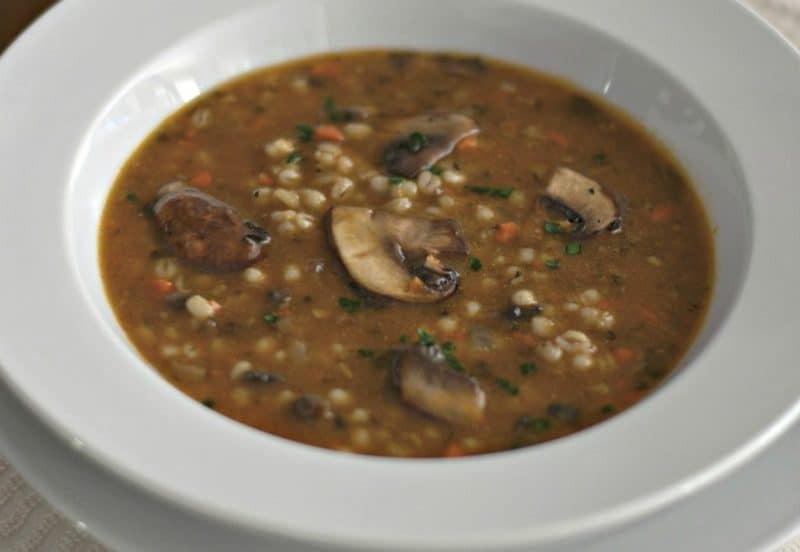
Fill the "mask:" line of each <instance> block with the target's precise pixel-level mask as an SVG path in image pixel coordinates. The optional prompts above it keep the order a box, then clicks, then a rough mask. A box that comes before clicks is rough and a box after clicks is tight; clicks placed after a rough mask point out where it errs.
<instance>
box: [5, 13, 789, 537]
mask: <svg viewBox="0 0 800 552" xmlns="http://www.w3.org/2000/svg"><path fill="white" fill-rule="evenodd" d="M528 3H529V4H531V5H534V4H548V2H546V1H542V2H528ZM131 4H133V3H131ZM723 5H724V4H723ZM89 8H92V2H91V1H85V2H81V0H72V1H71V2H69V1H68V2H65V3H64V5H61V6H58V7H56V8H54V9H53V10H51V11H50V12H49V13H48V14H47V15H46V16H45V17H44V18H43V19H42V20H40V21H39V22H38V23H37V24H36V25H34V26H33V28H32V29H31V30H29V31H28V32H27V33H26V34H25V36H23V38H22V39H21V40H20V42H19V43H17V44H15V46H14V47H12V49H11V50H10V51H9V52H8V53H7V54H5V55H4V57H3V58H2V59H1V60H0V82H3V76H4V75H3V71H4V69H6V68H7V67H8V66H11V65H12V64H14V63H15V62H17V63H20V62H21V61H22V60H23V59H24V58H25V56H26V55H34V54H35V53H36V51H35V50H36V47H37V45H36V42H37V41H40V40H45V39H46V37H44V34H45V33H47V32H48V29H50V31H49V32H58V31H59V29H58V25H59V18H63V17H66V16H67V15H68V11H67V10H75V11H78V10H81V9H89ZM126 8H130V5H129V6H126ZM551 8H552V9H553V10H556V8H553V7H551ZM664 9H665V10H667V11H669V9H668V8H664ZM727 9H741V7H739V6H736V7H735V8H731V7H730V6H728V8H727ZM556 11H557V10H556ZM573 15H574V14H573ZM53 28H55V31H53ZM772 41H773V43H775V41H774V37H772ZM780 44H783V47H784V48H785V43H784V42H783V41H782V40H781V41H780ZM776 56H777V54H776ZM793 61H794V62H796V58H794V57H793ZM796 68H797V67H796V63H795V65H794V69H796ZM724 121H725V120H724V119H723V123H724ZM0 143H2V142H0ZM750 168H752V167H748V165H747V164H745V171H746V172H747V171H748V169H750ZM757 235H758V233H757ZM797 269H798V267H797V266H794V267H789V271H790V273H791V272H792V271H794V272H797ZM748 285H752V283H750V284H748ZM789 322H790V324H794V325H795V326H796V325H797V320H796V319H790V320H789ZM28 337H30V336H28ZM0 350H3V347H2V346H0ZM3 352H4V353H5V352H6V351H3ZM2 359H3V374H4V377H5V379H6V380H7V381H8V382H9V383H10V384H11V386H12V387H13V388H14V390H15V392H16V393H17V394H18V395H19V396H21V397H22V398H23V399H24V400H25V402H26V404H27V405H28V406H30V407H31V408H32V409H33V410H34V411H35V412H37V414H38V415H40V416H41V417H43V418H44V419H46V420H47V421H48V423H49V424H50V425H51V426H52V427H54V428H55V429H56V430H57V432H58V433H59V434H60V435H62V436H64V437H65V438H67V439H70V440H71V441H72V442H73V444H74V445H75V446H76V447H78V448H81V449H82V450H85V451H86V454H87V455H89V456H91V457H93V458H95V459H97V460H99V461H100V462H101V464H103V465H106V466H111V467H112V468H113V469H114V470H115V471H116V472H118V473H123V474H124V475H125V476H126V477H127V478H129V479H131V480H133V481H135V482H137V483H139V484H142V485H144V486H146V487H149V488H150V489H152V490H156V491H157V492H159V493H162V494H164V495H165V496H170V498H171V499H173V500H178V501H179V502H184V503H185V501H184V500H183V499H185V498H186V497H180V496H179V495H175V494H174V493H171V492H169V491H168V489H166V488H163V487H159V486H153V485H152V483H153V481H148V482H146V481H144V480H143V479H142V478H141V477H140V476H141V473H135V472H134V471H131V470H130V469H129V468H130V467H129V466H124V465H121V464H119V462H118V460H119V458H112V457H109V456H107V455H105V454H104V451H103V450H102V446H99V445H98V444H97V442H96V441H93V440H91V439H86V438H84V437H83V433H82V432H81V431H76V430H75V428H74V427H68V426H65V425H63V424H62V423H61V421H60V420H57V419H54V418H53V417H52V415H51V413H50V412H49V411H48V410H46V409H45V408H44V407H42V405H40V404H39V403H38V402H37V400H36V398H35V391H32V389H33V388H32V387H30V384H31V383H32V382H30V381H28V382H24V381H23V380H22V379H20V378H19V377H18V376H19V374H18V373H17V372H15V370H16V369H17V368H16V367H17V366H21V365H24V364H25V362H17V361H15V360H12V361H11V363H10V364H9V363H8V362H7V361H8V359H9V356H6V354H3V356H2ZM797 414H798V404H797V402H796V400H795V401H794V402H792V403H791V404H790V407H789V408H785V409H783V410H782V413H781V414H780V416H779V417H777V418H774V419H773V420H772V423H771V424H769V428H768V429H767V430H763V431H761V432H759V434H758V435H756V436H753V437H752V438H751V439H749V440H748V441H747V443H746V445H742V446H740V447H739V448H738V449H735V450H731V451H729V454H728V455H726V456H725V458H724V459H723V460H720V461H719V462H718V463H717V465H716V466H715V469H714V470H711V468H709V469H707V470H706V471H705V472H704V473H703V474H695V477H693V478H691V479H690V480H681V481H676V482H675V484H674V485H673V486H672V488H671V490H670V492H669V493H664V494H662V496H661V498H660V499H659V500H656V501H649V503H650V507H651V508H652V507H655V506H656V505H657V504H656V503H658V504H663V503H665V502H666V501H668V500H671V499H674V498H677V497H679V496H681V495H682V494H684V493H686V492H689V487H693V488H696V487H697V486H699V485H701V484H705V483H707V482H709V481H710V480H711V479H712V478H713V477H718V476H720V475H721V474H722V473H724V472H726V471H729V470H731V469H733V468H734V467H735V466H736V465H738V464H739V463H741V462H743V461H744V460H746V458H748V457H750V456H752V455H753V454H755V453H756V452H757V451H758V450H760V449H761V448H762V447H763V446H765V445H766V444H767V443H768V442H770V441H771V440H772V439H774V438H775V437H777V435H779V434H780V433H781V432H782V431H783V430H784V429H785V428H786V427H788V426H789V424H790V423H791V422H792V421H793V420H794V419H795V418H796V416H797ZM226 423H227V422H226ZM762 429H764V428H762ZM249 433H253V432H250V430H244V429H242V435H245V434H249ZM548 446H549V445H548ZM553 446H556V444H554V445H553ZM293 454H297V456H298V457H301V456H306V455H311V456H315V457H316V456H319V457H322V458H327V460H326V461H329V462H331V463H339V464H349V463H350V460H352V459H348V460H346V461H345V460H343V459H342V457H341V455H337V454H336V453H328V452H323V451H319V450H314V451H308V450H302V449H300V448H295V449H294V452H293ZM512 454H514V455H522V454H526V453H525V452H515V453H509V456H511V455H512ZM362 461H363V462H362ZM375 461H377V462H380V463H392V464H395V467H397V468H399V467H400V464H405V462H404V461H392V460H384V459H381V460H375ZM492 461H493V459H492V458H490V457H480V458H474V459H465V460H461V461H459V462H458V464H465V465H466V464H473V463H474V464H480V463H484V462H492ZM371 462H373V459H369V460H367V459H359V460H357V461H356V463H357V464H361V465H362V466H365V465H366V464H368V463H371ZM414 462H416V463H417V467H422V466H424V465H427V467H428V468H431V469H438V468H434V467H433V466H432V465H431V464H430V463H429V462H425V461H419V460H416V461H414ZM417 467H415V468H413V469H417ZM345 469H347V468H345ZM403 469H404V468H403ZM711 471H714V474H713V477H712V474H711ZM701 475H702V477H701ZM643 506H644V505H643V504H638V505H637V506H636V507H635V508H634V510H635V511H636V513H638V514H641V513H642V512H643V511H644V510H645V509H646V508H644V507H643ZM191 507H194V508H196V509H198V511H203V512H206V513H209V512H211V513H214V514H216V515H219V516H221V517H225V516H226V511H224V510H220V509H215V508H210V507H208V505H207V504H203V503H196V502H195V503H193V504H191ZM633 513H634V512H633V511H629V512H624V513H622V514H621V515H622V517H626V518H627V517H629V516H630V515H632V514H633ZM618 514H620V513H619V512H618ZM618 519H619V518H614V519H612V518H606V519H603V520H596V521H597V522H598V523H597V525H596V526H595V527H599V526H600V525H605V524H607V523H611V522H612V521H614V520H617V521H618ZM230 521H231V522H234V523H241V524H243V525H246V526H250V527H253V526H261V527H264V520H263V519H262V518H259V517H257V516H256V517H252V518H250V519H244V518H242V517H233V518H231V519H230ZM587 527H588V526H587ZM267 529H268V530H275V531H289V532H290V533H293V532H294V530H296V529H301V528H300V527H294V528H287V527H279V526H277V525H276V526H274V527H267ZM572 530H573V528H571V527H562V528H560V529H559V530H558V531H554V532H552V533H551V534H550V536H551V537H553V536H556V535H558V534H561V533H562V532H570V531H572ZM303 532H305V533H306V534H307V535H309V536H314V533H313V531H311V532H309V531H307V530H306V531H303ZM315 536H316V537H317V538H318V539H319V540H324V539H325V538H327V537H326V536H325V535H324V534H317V535H315ZM490 537H491V542H492V543H496V542H498V537H497V535H491V536H490ZM337 538H342V539H343V537H342V535H338V536H337ZM488 538H489V537H488V536H487V539H488ZM505 540H506V542H508V543H511V542H517V540H518V535H514V536H513V537H511V536H510V537H509V538H508V539H505ZM342 542H346V541H345V540H342ZM356 542H357V543H358V544H363V543H364V542H365V541H364V540H363V539H360V538H359V539H356V540H354V541H353V544H356ZM397 542H398V541H397V540H394V539H393V541H392V542H391V544H394V545H396V544H397ZM421 542H422V541H419V542H416V544H420V543H421ZM424 542H425V543H429V542H430V541H429V540H425V541H424ZM452 542H455V541H449V540H447V539H442V540H441V541H440V543H441V544H446V543H450V544H452ZM486 542H487V543H488V542H490V541H489V540H487V541H486ZM408 543H409V544H410V545H413V544H415V542H414V541H413V540H409V541H408Z"/></svg>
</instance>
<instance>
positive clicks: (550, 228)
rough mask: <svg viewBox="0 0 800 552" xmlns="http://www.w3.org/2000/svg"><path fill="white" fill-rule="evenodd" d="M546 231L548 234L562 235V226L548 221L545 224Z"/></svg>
mask: <svg viewBox="0 0 800 552" xmlns="http://www.w3.org/2000/svg"><path fill="white" fill-rule="evenodd" d="M544 231H545V232H547V233H548V234H560V233H561V225H560V224H558V223H557V222H550V221H547V222H545V223H544Z"/></svg>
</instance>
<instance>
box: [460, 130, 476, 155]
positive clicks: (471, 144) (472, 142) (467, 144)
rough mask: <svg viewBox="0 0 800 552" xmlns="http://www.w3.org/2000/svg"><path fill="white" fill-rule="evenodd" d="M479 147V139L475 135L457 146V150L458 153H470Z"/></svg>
mask: <svg viewBox="0 0 800 552" xmlns="http://www.w3.org/2000/svg"><path fill="white" fill-rule="evenodd" d="M477 147H478V137H477V136H475V135H474V134H473V135H472V136H467V137H466V138H464V139H463V140H461V141H460V142H459V143H458V145H456V149H457V150H458V151H468V150H474V149H476V148H477Z"/></svg>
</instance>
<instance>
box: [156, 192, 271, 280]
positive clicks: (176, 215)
mask: <svg viewBox="0 0 800 552" xmlns="http://www.w3.org/2000/svg"><path fill="white" fill-rule="evenodd" d="M153 214H154V215H155V218H156V221H157V222H158V226H159V228H160V229H161V231H162V233H163V234H164V237H165V239H166V241H167V243H168V244H169V246H170V248H171V249H172V250H173V252H174V253H175V255H176V256H177V257H178V258H180V259H181V260H183V261H185V262H187V263H189V264H193V265H196V266H199V267H201V268H205V269H209V270H240V269H243V268H245V267H247V266H249V265H250V264H252V263H253V261H255V260H256V259H258V257H259V256H260V255H261V248H262V246H264V245H265V244H267V243H269V240H270V237H269V234H268V233H267V231H266V230H264V229H263V228H261V227H260V226H258V225H257V224H255V223H253V222H250V221H248V220H244V219H243V218H242V217H241V215H240V214H239V212H238V211H237V210H236V209H234V208H233V207H231V206H230V205H228V204H227V203H225V202H223V201H220V200H218V199H217V198H215V197H213V196H210V195H208V194H207V193H205V192H201V191H200V190H196V189H194V188H180V189H175V190H171V191H167V192H166V193H164V194H163V195H161V196H160V197H159V198H157V199H156V201H155V203H154V204H153Z"/></svg>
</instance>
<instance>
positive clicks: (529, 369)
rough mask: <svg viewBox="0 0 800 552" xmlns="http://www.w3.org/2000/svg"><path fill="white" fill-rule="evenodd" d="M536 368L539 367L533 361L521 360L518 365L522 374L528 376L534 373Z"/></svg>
mask: <svg viewBox="0 0 800 552" xmlns="http://www.w3.org/2000/svg"><path fill="white" fill-rule="evenodd" d="M538 370H539V367H538V366H536V364H534V363H533V362H523V363H522V364H520V365H519V371H520V373H521V374H522V375H523V376H530V375H531V374H535V373H536V372H537V371H538Z"/></svg>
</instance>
